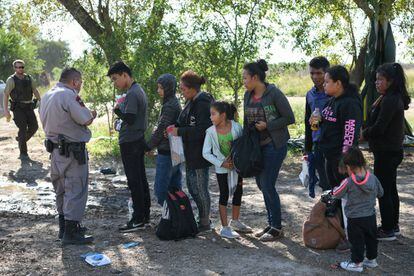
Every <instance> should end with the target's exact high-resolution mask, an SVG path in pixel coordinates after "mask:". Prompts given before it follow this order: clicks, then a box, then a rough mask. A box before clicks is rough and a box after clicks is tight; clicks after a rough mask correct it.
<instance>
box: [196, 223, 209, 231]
mask: <svg viewBox="0 0 414 276" xmlns="http://www.w3.org/2000/svg"><path fill="white" fill-rule="evenodd" d="M197 228H198V232H206V231H210V230H211V221H210V223H209V224H201V223H200V222H198V223H197Z"/></svg>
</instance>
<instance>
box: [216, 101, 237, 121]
mask: <svg viewBox="0 0 414 276" xmlns="http://www.w3.org/2000/svg"><path fill="white" fill-rule="evenodd" d="M211 107H212V108H214V109H215V110H217V111H218V113H220V114H223V113H225V114H226V119H227V120H234V115H235V114H236V112H237V108H236V106H235V105H234V104H230V103H228V102H224V101H217V102H214V103H212V104H211Z"/></svg>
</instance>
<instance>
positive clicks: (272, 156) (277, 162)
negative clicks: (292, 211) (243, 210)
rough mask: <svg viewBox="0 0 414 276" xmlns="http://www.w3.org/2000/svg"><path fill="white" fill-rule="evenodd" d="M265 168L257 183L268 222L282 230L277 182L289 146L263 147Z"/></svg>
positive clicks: (269, 145) (271, 145)
mask: <svg viewBox="0 0 414 276" xmlns="http://www.w3.org/2000/svg"><path fill="white" fill-rule="evenodd" d="M262 154H263V163H264V168H263V171H262V172H261V174H260V175H259V176H258V177H256V183H257V186H258V187H259V189H260V190H261V191H262V193H263V198H264V202H265V205H266V210H267V220H268V222H269V225H270V226H271V227H274V228H277V229H281V228H282V215H281V208H280V198H279V194H278V193H277V191H276V187H275V185H276V180H277V177H278V175H279V170H280V167H281V166H282V163H283V160H284V159H285V157H286V154H287V146H286V145H284V146H282V147H281V148H278V149H276V148H275V146H274V145H273V143H269V144H267V145H264V146H262Z"/></svg>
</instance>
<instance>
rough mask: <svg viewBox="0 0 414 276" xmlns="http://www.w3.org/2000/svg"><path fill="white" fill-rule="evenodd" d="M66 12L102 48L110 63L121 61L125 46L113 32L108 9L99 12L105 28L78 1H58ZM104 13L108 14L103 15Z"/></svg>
mask: <svg viewBox="0 0 414 276" xmlns="http://www.w3.org/2000/svg"><path fill="white" fill-rule="evenodd" d="M58 1H59V3H61V4H62V5H63V6H64V7H65V8H66V10H67V11H68V12H69V13H70V14H71V15H72V16H73V18H74V19H75V20H76V22H78V23H79V25H81V27H82V28H83V29H84V30H85V31H86V32H87V33H88V34H89V35H90V37H91V38H92V39H93V40H94V41H95V42H96V43H97V44H98V45H99V46H100V47H101V48H102V50H103V51H104V53H105V56H106V58H107V61H108V63H110V64H111V63H113V62H115V61H117V60H120V59H121V53H122V49H124V48H125V45H121V44H122V43H120V41H119V40H118V39H117V38H116V36H115V35H114V33H113V30H112V22H111V19H110V17H109V11H108V7H106V8H105V9H102V7H101V10H100V11H99V13H100V20H105V22H101V24H102V25H103V26H105V28H104V27H102V26H101V25H100V24H99V23H98V22H96V21H95V20H94V19H93V17H92V16H91V15H90V14H89V13H88V12H87V11H86V10H85V9H84V8H83V7H82V5H81V4H80V3H79V1H77V0H58ZM102 12H105V13H108V14H107V15H102Z"/></svg>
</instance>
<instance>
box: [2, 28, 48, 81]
mask: <svg viewBox="0 0 414 276" xmlns="http://www.w3.org/2000/svg"><path fill="white" fill-rule="evenodd" d="M16 59H22V60H24V61H25V63H26V67H27V69H26V72H27V73H29V74H32V75H34V74H37V73H39V72H40V71H41V69H42V66H43V61H42V60H40V59H38V58H37V47H36V45H35V44H34V43H33V42H32V41H30V40H28V39H26V38H25V37H23V36H22V35H21V34H19V33H17V32H15V31H6V30H5V29H4V28H0V60H1V63H0V79H3V80H6V79H7V78H8V77H9V76H10V75H11V74H13V73H14V70H13V66H12V63H13V61H14V60H16Z"/></svg>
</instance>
